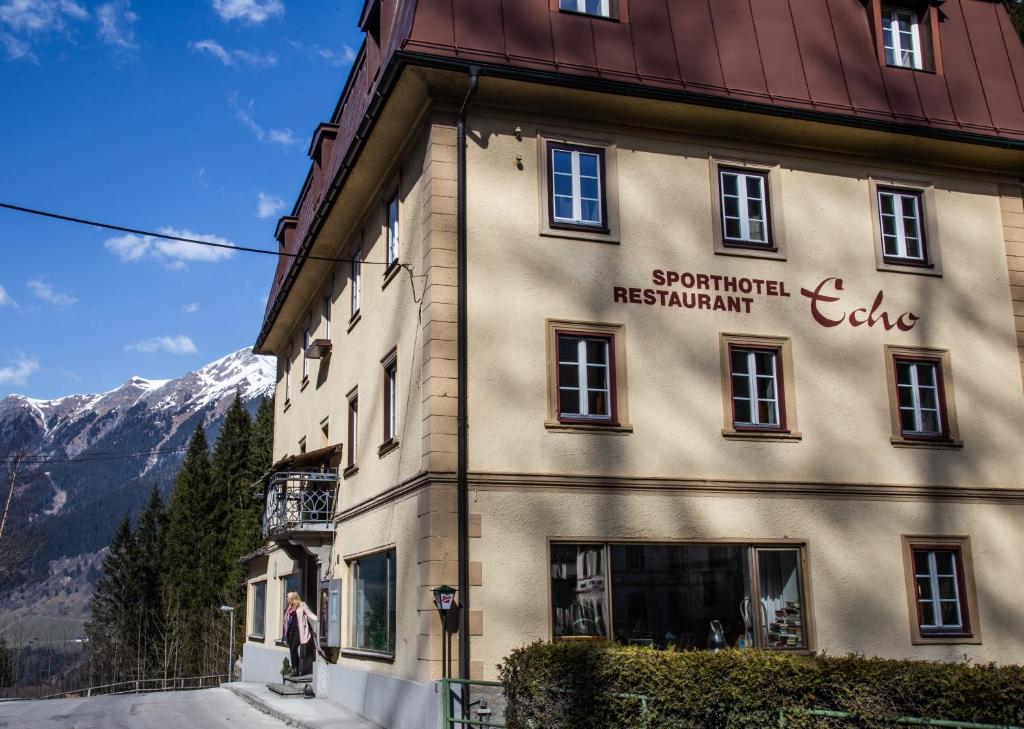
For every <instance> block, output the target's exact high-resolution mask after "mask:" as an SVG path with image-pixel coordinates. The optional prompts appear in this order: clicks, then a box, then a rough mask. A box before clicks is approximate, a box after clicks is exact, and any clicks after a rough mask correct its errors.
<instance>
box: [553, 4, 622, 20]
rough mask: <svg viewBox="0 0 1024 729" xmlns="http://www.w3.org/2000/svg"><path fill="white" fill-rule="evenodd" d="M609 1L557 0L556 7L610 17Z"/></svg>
mask: <svg viewBox="0 0 1024 729" xmlns="http://www.w3.org/2000/svg"><path fill="white" fill-rule="evenodd" d="M610 2H611V0H558V9H559V10H568V11H570V12H573V13H584V14H586V15H599V16H601V17H602V18H610V17H611V9H610V7H609V3H610Z"/></svg>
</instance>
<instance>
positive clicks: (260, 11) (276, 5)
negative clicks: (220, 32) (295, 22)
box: [213, 0, 284, 25]
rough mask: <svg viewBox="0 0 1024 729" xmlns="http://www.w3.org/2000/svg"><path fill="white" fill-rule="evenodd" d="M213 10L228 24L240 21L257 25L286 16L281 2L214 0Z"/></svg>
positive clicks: (273, 0) (276, 0)
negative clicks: (276, 17)
mask: <svg viewBox="0 0 1024 729" xmlns="http://www.w3.org/2000/svg"><path fill="white" fill-rule="evenodd" d="M213 9H214V10H215V11H216V12H217V15H219V16H220V18H221V20H223V21H224V22H226V23H227V22H231V21H232V20H240V21H242V22H243V23H251V24H254V25H255V24H259V23H262V22H264V21H266V20H268V19H270V18H273V17H275V16H278V15H284V3H282V2H281V0H213Z"/></svg>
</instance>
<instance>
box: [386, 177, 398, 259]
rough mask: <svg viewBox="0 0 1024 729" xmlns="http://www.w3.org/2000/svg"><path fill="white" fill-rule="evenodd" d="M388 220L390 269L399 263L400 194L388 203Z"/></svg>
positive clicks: (393, 196)
mask: <svg viewBox="0 0 1024 729" xmlns="http://www.w3.org/2000/svg"><path fill="white" fill-rule="evenodd" d="M386 207H387V220H388V253H387V255H388V257H387V262H388V268H389V269H390V268H391V267H392V266H393V265H395V264H396V263H398V192H397V191H395V193H394V194H393V195H392V196H391V197H390V198H389V199H388V202H387V206H386Z"/></svg>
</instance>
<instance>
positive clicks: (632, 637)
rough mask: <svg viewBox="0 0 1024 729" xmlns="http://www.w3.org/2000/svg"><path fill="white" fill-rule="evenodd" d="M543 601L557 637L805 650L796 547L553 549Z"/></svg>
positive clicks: (577, 546)
mask: <svg viewBox="0 0 1024 729" xmlns="http://www.w3.org/2000/svg"><path fill="white" fill-rule="evenodd" d="M551 599H552V634H553V637H555V638H556V639H567V638H568V639H586V638H611V639H614V640H617V641H620V642H623V643H630V644H635V645H646V646H652V647H657V648H665V649H668V648H671V649H677V650H686V649H693V648H706V647H716V646H718V645H720V646H721V647H759V648H779V649H787V648H788V649H804V648H807V647H808V645H809V640H808V637H807V635H808V624H807V619H806V617H805V612H804V605H805V601H804V569H803V550H802V548H801V547H799V546H790V545H750V544H552V545H551ZM609 605H610V606H611V609H610V610H609V609H608V607H609ZM713 623H717V624H718V625H719V626H721V639H722V641H723V642H722V643H717V642H716V641H717V636H715V635H713V633H714V631H713V630H712V625H713Z"/></svg>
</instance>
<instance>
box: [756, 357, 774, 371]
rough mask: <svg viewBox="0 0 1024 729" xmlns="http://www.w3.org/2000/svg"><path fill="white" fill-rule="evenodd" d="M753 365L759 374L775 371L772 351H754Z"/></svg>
mask: <svg viewBox="0 0 1024 729" xmlns="http://www.w3.org/2000/svg"><path fill="white" fill-rule="evenodd" d="M754 367H755V368H756V369H757V374H759V375H770V374H773V373H774V372H775V353H774V352H754Z"/></svg>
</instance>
